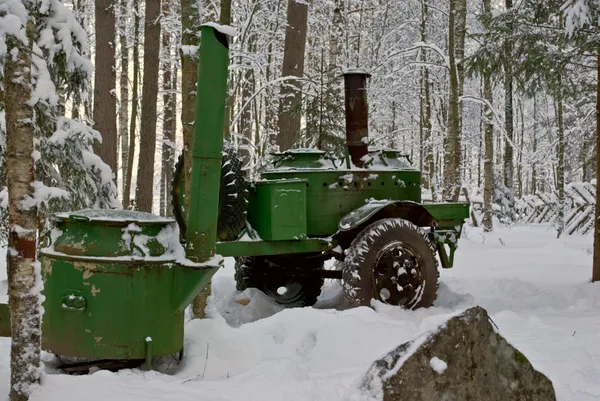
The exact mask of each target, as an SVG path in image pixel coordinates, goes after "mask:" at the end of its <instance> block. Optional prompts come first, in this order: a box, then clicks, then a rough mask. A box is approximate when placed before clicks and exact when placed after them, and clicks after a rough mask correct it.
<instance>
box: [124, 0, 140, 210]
mask: <svg viewBox="0 0 600 401" xmlns="http://www.w3.org/2000/svg"><path fill="white" fill-rule="evenodd" d="M133 12H134V13H135V17H134V22H133V54H132V58H133V87H132V88H131V121H130V124H131V125H130V127H129V147H128V150H129V152H128V154H127V174H126V176H125V188H124V189H123V207H124V208H126V209H128V208H130V207H131V206H133V205H132V202H131V200H130V199H131V185H132V181H133V159H134V156H135V132H136V123H137V115H138V82H139V74H140V53H139V40H140V13H139V0H133Z"/></svg>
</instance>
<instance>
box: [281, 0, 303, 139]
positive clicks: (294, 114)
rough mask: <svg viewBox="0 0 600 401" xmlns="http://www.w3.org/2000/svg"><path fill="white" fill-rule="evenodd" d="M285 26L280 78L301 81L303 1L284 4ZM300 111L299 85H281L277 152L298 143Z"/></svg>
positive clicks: (300, 92) (295, 83)
mask: <svg viewBox="0 0 600 401" xmlns="http://www.w3.org/2000/svg"><path fill="white" fill-rule="evenodd" d="M287 23H288V25H287V28H286V30H285V46H284V51H283V66H282V69H281V76H282V77H297V78H302V76H303V75H304V49H305V47H306V31H307V27H308V4H307V3H306V2H305V1H301V0H288V8H287ZM301 108H302V83H301V82H300V81H299V80H298V79H294V78H291V79H289V80H287V81H285V82H284V83H283V84H282V85H281V92H280V99H279V133H278V135H277V144H278V145H279V150H281V151H284V150H287V149H290V148H291V147H292V146H293V145H294V144H295V143H296V140H297V139H298V134H299V133H300V117H301V115H300V114H301V113H300V110H301Z"/></svg>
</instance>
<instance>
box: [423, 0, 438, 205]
mask: <svg viewBox="0 0 600 401" xmlns="http://www.w3.org/2000/svg"><path fill="white" fill-rule="evenodd" d="M428 4H429V0H422V3H421V42H423V43H425V41H426V40H427V37H426V28H427V18H428ZM421 54H422V57H421V60H422V61H423V63H426V62H427V57H426V54H425V50H424V49H423V50H422V51H421ZM422 87H423V94H424V95H425V98H424V100H423V102H424V105H423V106H424V112H425V114H424V116H423V150H422V152H423V154H424V155H425V162H424V168H425V171H424V173H425V174H424V175H423V176H424V177H426V178H425V180H424V184H425V188H426V189H429V190H431V193H432V194H433V192H435V181H434V178H435V177H434V171H433V170H434V166H433V143H432V138H431V98H430V94H429V68H427V67H423V84H422Z"/></svg>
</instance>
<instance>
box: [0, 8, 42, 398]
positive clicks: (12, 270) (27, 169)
mask: <svg viewBox="0 0 600 401" xmlns="http://www.w3.org/2000/svg"><path fill="white" fill-rule="evenodd" d="M29 11H30V12H31V11H33V10H29ZM26 31H27V39H28V43H29V44H28V45H25V44H24V43H23V42H22V41H21V40H20V39H17V38H16V37H15V36H12V35H7V37H6V44H7V50H8V54H14V56H13V57H6V58H5V64H4V77H5V79H4V85H5V86H4V89H5V101H6V103H5V105H6V166H7V169H8V170H7V184H8V201H9V230H10V231H9V236H8V249H9V250H8V252H7V270H8V300H9V307H10V326H11V332H12V342H11V352H10V353H11V362H10V370H11V386H10V399H11V401H26V400H28V399H29V393H30V388H31V386H32V385H34V384H36V383H38V382H39V381H40V375H41V366H40V345H41V313H40V312H41V311H40V296H39V288H37V283H38V282H39V281H40V280H41V277H40V268H39V264H38V263H39V262H37V261H36V229H37V207H36V206H35V205H33V206H32V205H28V206H24V205H23V204H22V202H23V201H24V200H31V199H32V198H33V188H32V186H31V183H32V182H33V181H34V166H33V158H32V153H33V149H34V148H33V133H34V125H33V124H34V121H35V120H34V113H33V108H32V107H31V106H29V105H28V101H29V99H30V98H31V74H30V71H31V66H32V62H31V54H32V45H33V41H34V32H35V26H34V22H33V20H32V19H29V21H28V22H27V26H26ZM28 203H30V202H28Z"/></svg>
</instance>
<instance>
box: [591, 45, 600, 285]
mask: <svg viewBox="0 0 600 401" xmlns="http://www.w3.org/2000/svg"><path fill="white" fill-rule="evenodd" d="M597 51H598V54H597V55H596V64H597V66H596V69H597V71H596V81H597V82H596V149H600V46H599V47H598V49H597ZM599 177H600V158H598V162H597V163H596V180H597V181H598V180H599ZM599 185H600V182H596V212H595V217H596V220H595V221H596V223H595V226H594V256H593V259H592V281H600V190H598V186H599Z"/></svg>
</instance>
